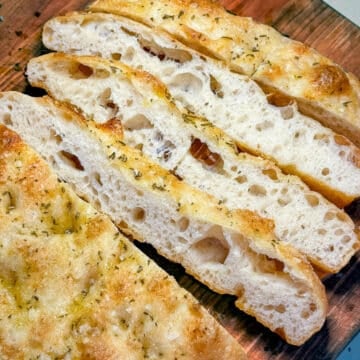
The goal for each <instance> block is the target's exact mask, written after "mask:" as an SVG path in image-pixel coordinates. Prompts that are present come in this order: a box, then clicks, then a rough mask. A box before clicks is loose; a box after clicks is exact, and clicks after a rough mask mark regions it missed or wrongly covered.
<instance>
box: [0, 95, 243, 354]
mask: <svg viewBox="0 0 360 360" xmlns="http://www.w3.org/2000/svg"><path fill="white" fill-rule="evenodd" d="M40 101H45V102H47V101H50V100H48V99H44V100H40ZM64 112H65V113H67V114H68V115H69V109H67V108H66V107H65V108H64ZM0 169H1V171H0V220H1V221H0V231H1V234H2V236H1V240H0V244H1V246H0V357H1V358H2V359H12V360H13V359H22V358H36V357H40V356H47V357H50V358H62V357H65V356H69V357H70V358H77V359H122V358H127V357H128V355H129V354H133V355H134V356H135V357H136V358H145V357H148V358H153V359H158V358H160V357H163V358H175V357H179V358H180V357H181V358H185V359H194V358H204V359H214V360H215V359H218V358H219V357H220V355H222V356H223V357H224V358H226V359H239V358H240V359H244V358H245V355H244V352H243V350H242V349H241V347H240V346H239V344H238V343H237V342H236V341H235V339H233V338H232V337H231V336H230V335H229V334H228V333H226V331H225V330H224V329H222V328H221V327H220V326H219V325H218V324H217V323H216V321H215V320H214V319H213V318H212V317H211V316H210V315H209V314H208V313H206V312H205V311H204V310H203V309H202V308H201V307H200V306H199V305H198V304H197V303H196V302H195V301H194V299H193V298H192V296H191V295H190V294H188V293H187V292H185V291H184V290H182V289H181V288H179V287H178V286H177V285H176V283H175V281H174V279H173V278H171V277H169V276H168V275H167V274H166V273H165V272H164V271H162V270H161V269H160V268H159V267H158V266H157V265H155V263H153V262H152V261H151V260H149V259H148V258H147V257H146V256H145V255H143V254H142V253H140V252H139V251H138V250H136V248H135V247H134V246H133V245H132V244H131V243H130V242H129V241H128V240H127V239H125V238H123V237H122V236H121V235H120V234H119V233H118V232H117V230H116V228H115V227H114V225H113V224H112V223H111V222H110V220H109V219H108V218H107V217H105V216H104V215H102V214H99V213H97V212H96V211H95V210H93V209H92V208H91V207H90V206H89V205H88V204H86V203H85V202H83V201H82V200H80V199H79V198H78V197H76V196H75V195H74V193H73V192H72V191H71V189H70V188H69V187H68V186H67V185H66V184H61V183H59V182H58V180H57V178H56V176H55V175H54V174H53V173H52V172H51V171H50V170H49V168H48V166H47V165H46V164H45V163H44V161H43V160H42V159H41V158H40V157H39V156H38V155H36V154H35V153H34V152H33V151H32V150H31V149H30V148H29V147H28V146H27V145H25V144H24V143H23V142H22V141H21V139H20V137H19V136H18V135H17V134H15V133H14V132H12V131H10V130H9V129H7V128H5V127H4V126H2V125H0ZM171 331H176V333H173V334H175V335H176V336H173V337H172V338H171V339H170V338H168V335H169V334H171ZM194 334H198V335H199V337H198V338H196V337H194Z"/></svg>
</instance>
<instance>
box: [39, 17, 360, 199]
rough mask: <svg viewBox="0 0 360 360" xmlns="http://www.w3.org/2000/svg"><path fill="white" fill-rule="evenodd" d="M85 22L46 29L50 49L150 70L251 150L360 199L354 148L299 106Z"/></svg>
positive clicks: (166, 49)
mask: <svg viewBox="0 0 360 360" xmlns="http://www.w3.org/2000/svg"><path fill="white" fill-rule="evenodd" d="M83 19H85V20H81V18H79V17H76V16H74V17H73V18H72V19H71V18H68V20H67V21H65V20H63V19H61V20H57V19H54V20H52V21H51V22H50V23H48V25H47V27H46V28H45V31H44V36H43V39H44V43H45V44H46V46H47V47H49V48H51V49H54V50H58V51H64V52H70V53H75V54H93V55H101V56H102V57H106V58H113V59H121V61H123V62H124V63H126V64H129V65H131V66H134V67H137V68H141V69H144V70H147V71H149V72H151V73H153V74H154V75H156V76H157V77H158V78H159V79H161V80H162V81H163V82H164V83H165V84H166V85H167V86H168V88H169V90H170V92H171V94H172V96H173V97H174V98H175V99H176V101H177V103H178V104H179V105H181V106H184V107H186V108H188V109H190V110H192V111H194V112H196V113H197V114H200V115H202V116H205V117H206V118H208V119H209V120H210V121H211V122H212V123H214V124H215V125H216V126H218V127H219V128H221V129H223V130H224V131H225V132H227V133H228V134H229V135H230V136H232V137H233V138H234V139H236V140H237V141H238V142H239V144H240V145H243V146H244V147H245V148H246V149H247V150H249V151H252V152H255V153H259V152H260V153H262V154H264V155H266V156H268V157H271V158H273V159H274V160H275V161H276V162H277V163H278V164H279V166H281V167H284V168H286V169H287V171H294V172H295V173H296V174H300V175H301V174H304V175H309V176H311V177H312V178H315V179H316V180H317V181H320V182H322V183H326V184H327V185H328V186H329V187H330V188H333V189H337V190H339V191H341V192H343V193H345V194H349V195H352V196H359V195H360V168H358V167H357V166H356V164H355V163H354V161H353V148H352V146H350V145H349V143H348V142H347V141H344V139H343V138H342V137H339V136H338V135H335V134H334V133H333V132H332V131H331V130H329V129H327V128H325V127H323V126H322V125H321V124H319V123H318V122H316V121H314V120H313V119H311V118H308V117H306V116H304V115H302V114H300V113H299V112H298V111H297V109H296V107H295V106H294V105H289V106H287V107H283V108H279V107H276V106H272V105H270V104H269V103H268V101H267V98H266V95H265V94H264V93H263V92H262V90H261V89H260V88H259V87H258V86H257V85H256V84H255V82H254V81H252V80H249V79H248V78H247V77H245V76H241V75H238V74H235V73H232V72H231V71H230V70H228V69H227V68H225V67H223V66H221V65H220V64H219V63H215V62H213V61H211V60H210V59H205V58H204V57H203V56H200V55H198V54H197V53H195V52H193V51H191V50H190V49H187V48H185V47H184V46H183V45H181V44H180V43H178V42H175V41H172V40H170V39H169V38H167V37H165V36H160V35H159V34H158V33H156V34H155V33H154V32H153V31H152V30H150V29H149V28H147V27H145V26H143V25H141V24H138V23H135V22H132V21H130V20H128V19H123V18H120V17H115V16H112V15H107V14H103V15H100V14H97V18H96V20H92V21H89V20H87V19H86V17H85V18H83ZM289 166H292V168H289Z"/></svg>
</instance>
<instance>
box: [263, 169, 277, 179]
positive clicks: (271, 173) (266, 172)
mask: <svg viewBox="0 0 360 360" xmlns="http://www.w3.org/2000/svg"><path fill="white" fill-rule="evenodd" d="M262 173H263V174H264V175H266V176H267V177H268V178H270V179H271V180H278V174H277V171H276V170H275V169H264V170H262Z"/></svg>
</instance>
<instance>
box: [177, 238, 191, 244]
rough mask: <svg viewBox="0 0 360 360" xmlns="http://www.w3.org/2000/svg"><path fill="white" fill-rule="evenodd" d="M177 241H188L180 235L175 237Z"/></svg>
mask: <svg viewBox="0 0 360 360" xmlns="http://www.w3.org/2000/svg"><path fill="white" fill-rule="evenodd" d="M177 241H178V242H179V243H180V244H187V243H188V241H187V240H186V239H185V238H183V237H182V236H178V237H177Z"/></svg>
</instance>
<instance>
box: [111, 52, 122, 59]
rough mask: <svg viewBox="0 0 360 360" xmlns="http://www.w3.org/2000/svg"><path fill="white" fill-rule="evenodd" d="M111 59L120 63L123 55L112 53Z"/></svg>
mask: <svg viewBox="0 0 360 360" xmlns="http://www.w3.org/2000/svg"><path fill="white" fill-rule="evenodd" d="M111 58H112V59H113V60H116V61H119V60H121V54H120V53H112V54H111Z"/></svg>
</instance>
